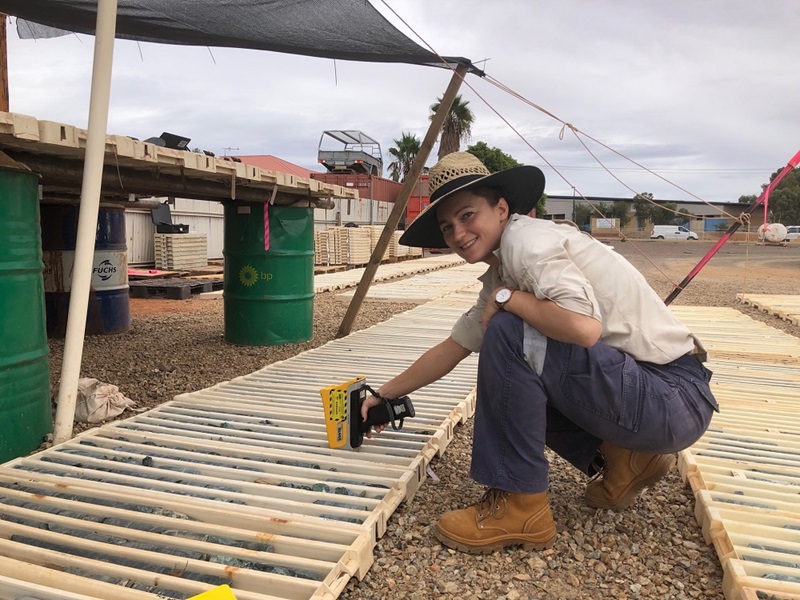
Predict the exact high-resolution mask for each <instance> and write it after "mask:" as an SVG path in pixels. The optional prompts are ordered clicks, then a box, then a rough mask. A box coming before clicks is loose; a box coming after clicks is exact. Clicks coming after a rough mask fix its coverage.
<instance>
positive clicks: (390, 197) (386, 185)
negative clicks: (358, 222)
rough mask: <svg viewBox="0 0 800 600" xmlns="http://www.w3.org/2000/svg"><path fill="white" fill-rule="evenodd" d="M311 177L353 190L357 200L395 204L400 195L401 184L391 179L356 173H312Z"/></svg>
mask: <svg viewBox="0 0 800 600" xmlns="http://www.w3.org/2000/svg"><path fill="white" fill-rule="evenodd" d="M311 177H312V178H313V179H316V180H318V181H323V182H325V183H331V184H333V185H339V186H341V187H344V188H354V189H356V190H358V196H359V198H361V199H365V198H371V199H372V200H379V201H381V202H395V201H396V200H397V196H399V195H400V188H401V187H403V185H402V184H401V183H398V182H397V181H392V180H391V179H386V178H384V177H377V176H376V175H362V174H358V173H312V174H311Z"/></svg>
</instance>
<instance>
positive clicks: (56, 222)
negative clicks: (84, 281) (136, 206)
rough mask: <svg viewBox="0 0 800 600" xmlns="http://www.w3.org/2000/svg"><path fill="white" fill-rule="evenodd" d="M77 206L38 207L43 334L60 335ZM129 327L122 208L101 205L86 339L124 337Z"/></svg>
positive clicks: (64, 321)
mask: <svg viewBox="0 0 800 600" xmlns="http://www.w3.org/2000/svg"><path fill="white" fill-rule="evenodd" d="M78 215H79V212H78V206H77V205H75V204H61V203H49V202H45V203H43V204H42V250H43V252H42V256H43V259H44V291H45V306H46V310H47V335H48V336H49V337H64V336H65V335H66V332H67V318H68V317H69V298H70V283H71V281H72V268H73V264H74V262H75V241H76V239H77V236H78ZM130 326H131V309H130V294H129V290H128V248H127V241H126V237H125V209H124V208H123V207H122V206H117V205H113V204H101V205H100V210H99V212H98V217H97V232H96V235H95V243H94V260H93V263H92V282H91V290H90V292H89V306H88V312H87V314H86V335H111V334H117V333H125V332H126V331H128V330H129V329H130Z"/></svg>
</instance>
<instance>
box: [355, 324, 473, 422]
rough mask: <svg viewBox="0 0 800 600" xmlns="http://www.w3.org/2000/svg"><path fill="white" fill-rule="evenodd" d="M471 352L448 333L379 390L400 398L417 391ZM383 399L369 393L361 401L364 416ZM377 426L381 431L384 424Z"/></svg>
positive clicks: (443, 374)
mask: <svg viewBox="0 0 800 600" xmlns="http://www.w3.org/2000/svg"><path fill="white" fill-rule="evenodd" d="M470 354H471V352H470V351H469V350H467V349H466V348H464V347H463V346H461V345H460V344H458V343H457V342H456V341H455V340H453V338H451V337H448V338H447V339H446V340H444V341H442V342H439V343H438V344H436V345H435V346H434V347H433V348H431V349H430V350H428V351H426V352H425V353H424V354H423V355H422V356H420V357H419V358H418V359H417V360H415V361H414V362H413V363H412V364H411V366H410V367H408V368H407V369H406V370H405V371H403V372H402V373H400V374H399V375H397V376H396V377H394V378H392V379H390V380H389V381H387V382H386V383H384V384H383V385H382V386H381V387H380V388H379V389H378V393H379V394H380V395H381V396H383V397H385V398H399V397H400V396H405V395H407V394H410V393H412V392H415V391H416V390H418V389H419V388H421V387H425V386H426V385H428V384H429V383H433V382H434V381H436V380H438V379H441V378H442V377H444V376H445V375H447V374H448V373H449V372H450V371H452V370H453V369H454V368H455V367H456V365H457V364H458V363H460V362H461V361H462V360H464V359H465V358H466V357H467V356H469V355H470ZM379 402H380V400H379V399H378V398H375V397H374V396H368V397H367V400H366V401H365V402H364V404H362V405H361V417H362V418H363V419H366V418H367V411H368V410H369V409H370V408H371V407H373V406H375V405H377V404H378V403H379ZM375 430H376V432H378V433H380V431H382V430H383V426H380V427H376V428H375Z"/></svg>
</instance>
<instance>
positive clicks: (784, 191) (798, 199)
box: [739, 167, 800, 225]
mask: <svg viewBox="0 0 800 600" xmlns="http://www.w3.org/2000/svg"><path fill="white" fill-rule="evenodd" d="M783 169H784V167H781V168H779V169H777V170H776V171H775V172H773V173H772V175H770V178H769V181H770V183H772V182H773V181H774V180H775V178H776V177H777V176H778V173H780V172H781V171H783ZM767 185H769V184H767V183H765V184H763V185H762V186H761V189H762V190H765V189H767ZM756 200H758V197H757V196H741V197H740V198H739V202H740V203H741V204H752V203H753V202H755V201H756ZM767 202H768V207H767V208H768V210H769V214H770V220H771V221H772V222H773V223H782V224H784V225H795V224H797V223H800V171H798V170H797V169H795V170H793V171H791V172H790V173H789V174H788V175H786V177H784V178H783V181H781V182H780V183H779V184H778V186H777V187H776V188H775V189H774V190H772V191H771V192H770V194H769V199H768V200H767Z"/></svg>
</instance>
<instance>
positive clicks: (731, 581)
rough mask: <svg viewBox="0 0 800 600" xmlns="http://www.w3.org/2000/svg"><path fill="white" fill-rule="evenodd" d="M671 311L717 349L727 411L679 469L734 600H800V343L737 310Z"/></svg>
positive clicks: (715, 362)
mask: <svg viewBox="0 0 800 600" xmlns="http://www.w3.org/2000/svg"><path fill="white" fill-rule="evenodd" d="M672 310H673V311H674V312H675V313H676V314H678V316H679V317H680V318H681V319H682V320H683V321H684V322H690V323H691V324H690V326H691V328H692V330H693V331H694V333H696V334H697V335H698V336H699V337H700V339H701V340H703V342H704V344H706V346H708V347H709V348H710V349H712V350H711V351H710V356H711V358H712V360H711V361H710V363H709V368H710V369H711V370H712V371H713V372H714V377H713V379H712V390H713V391H714V394H715V396H716V398H717V400H718V402H719V404H720V409H721V412H720V413H719V414H717V415H715V416H714V418H713V420H712V422H711V426H710V428H709V429H708V431H707V432H706V434H705V435H704V436H703V437H702V438H701V439H700V440H699V441H698V442H697V443H695V444H694V445H693V446H692V447H690V448H688V449H686V450H684V451H683V452H681V453H680V459H679V461H678V467H679V469H680V472H681V476H682V477H683V478H684V479H685V480H686V481H687V482H688V483H689V485H690V486H691V488H692V491H693V492H694V494H695V499H696V505H695V516H696V518H697V521H698V523H699V524H700V526H701V527H702V530H703V535H704V537H705V539H706V541H707V542H708V543H710V544H713V545H714V548H715V550H716V551H717V555H718V556H719V559H720V563H721V564H722V568H723V571H724V576H723V592H724V594H725V598H726V599H727V600H757V599H763V598H771V599H773V600H788V599H789V598H793V599H797V598H800V416H798V415H800V412H798V409H799V408H800V367H798V364H800V362H799V361H798V357H800V340H798V339H797V338H795V337H794V336H791V335H788V334H785V333H783V332H780V331H778V330H776V329H773V328H770V327H767V326H766V325H764V324H763V323H759V322H757V321H754V320H753V319H750V318H749V317H746V316H745V315H742V314H741V313H739V312H738V311H734V310H732V309H727V308H706V309H693V308H691V307H673V309H672ZM751 349H752V351H753V352H754V357H755V359H754V360H750V361H748V360H747V359H746V358H745V355H746V354H747V352H748V350H751ZM771 358H772V360H771Z"/></svg>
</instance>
